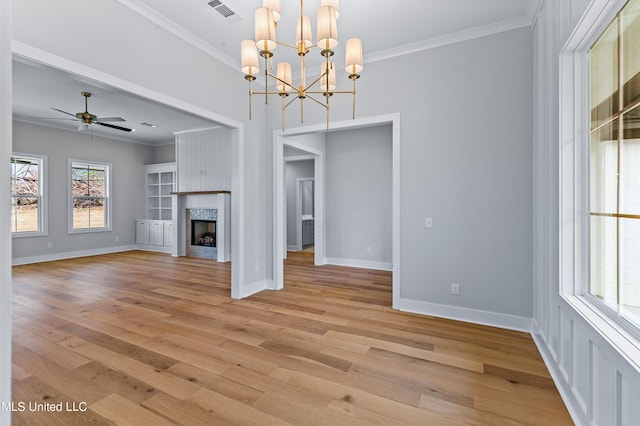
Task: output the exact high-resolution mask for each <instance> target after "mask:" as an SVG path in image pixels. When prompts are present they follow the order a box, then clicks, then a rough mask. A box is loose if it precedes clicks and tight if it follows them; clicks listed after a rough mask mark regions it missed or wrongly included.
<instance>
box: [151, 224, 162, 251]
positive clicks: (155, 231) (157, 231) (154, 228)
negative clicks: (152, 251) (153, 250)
mask: <svg viewBox="0 0 640 426" xmlns="http://www.w3.org/2000/svg"><path fill="white" fill-rule="evenodd" d="M149 244H150V245H152V246H163V245H164V225H163V223H162V222H160V221H157V220H152V221H150V222H149Z"/></svg>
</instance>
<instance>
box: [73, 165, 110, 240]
mask: <svg viewBox="0 0 640 426" xmlns="http://www.w3.org/2000/svg"><path fill="white" fill-rule="evenodd" d="M76 164H80V165H86V166H96V167H104V169H105V187H106V188H105V195H104V199H105V211H104V214H105V218H104V220H105V226H103V227H100V228H74V227H73V191H72V190H71V186H72V180H73V168H74V165H76ZM112 170H113V169H112V165H111V163H105V162H102V161H87V160H78V159H72V158H69V160H68V163H67V193H68V202H67V203H68V204H67V206H68V213H67V228H68V230H67V232H68V233H69V234H87V233H94V232H109V231H111V230H112V227H113V226H112V215H111V211H112V197H111V174H112Z"/></svg>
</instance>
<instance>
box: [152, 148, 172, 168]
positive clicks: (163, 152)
mask: <svg viewBox="0 0 640 426" xmlns="http://www.w3.org/2000/svg"><path fill="white" fill-rule="evenodd" d="M153 151H154V154H153V163H154V164H159V163H173V162H174V161H176V144H175V143H172V144H170V145H163V146H158V147H155V148H154V150H153Z"/></svg>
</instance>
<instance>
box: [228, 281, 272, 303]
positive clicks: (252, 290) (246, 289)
mask: <svg viewBox="0 0 640 426" xmlns="http://www.w3.org/2000/svg"><path fill="white" fill-rule="evenodd" d="M271 287H272V283H271V280H259V281H254V282H252V283H250V284H247V285H245V286H242V289H241V292H240V294H239V296H238V297H237V298H236V299H244V298H245V297H249V296H252V295H254V294H256V293H259V292H261V291H263V290H269V289H271Z"/></svg>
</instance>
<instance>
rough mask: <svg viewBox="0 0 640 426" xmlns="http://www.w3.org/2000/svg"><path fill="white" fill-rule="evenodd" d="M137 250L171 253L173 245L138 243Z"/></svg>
mask: <svg viewBox="0 0 640 426" xmlns="http://www.w3.org/2000/svg"><path fill="white" fill-rule="evenodd" d="M136 249H137V250H145V251H156V252H159V253H171V252H172V249H171V247H167V246H152V245H147V244H138V245H136Z"/></svg>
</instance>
